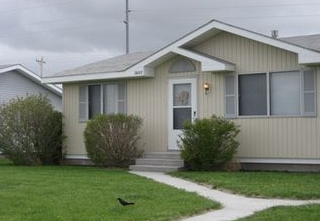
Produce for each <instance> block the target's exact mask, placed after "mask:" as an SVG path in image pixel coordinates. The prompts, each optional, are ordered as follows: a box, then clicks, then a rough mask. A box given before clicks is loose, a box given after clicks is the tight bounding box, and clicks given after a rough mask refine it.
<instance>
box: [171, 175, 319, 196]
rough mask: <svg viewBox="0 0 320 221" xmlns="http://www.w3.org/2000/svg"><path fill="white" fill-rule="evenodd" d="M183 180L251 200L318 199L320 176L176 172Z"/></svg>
mask: <svg viewBox="0 0 320 221" xmlns="http://www.w3.org/2000/svg"><path fill="white" fill-rule="evenodd" d="M171 174H172V175H174V176H178V177H181V178H184V179H189V180H193V181H195V182H198V183H204V184H209V185H211V186H212V188H215V189H222V190H228V191H231V192H233V193H237V194H243V195H246V196H252V197H264V198H288V199H319V198H320V185H319V184H320V173H282V172H174V173H171Z"/></svg>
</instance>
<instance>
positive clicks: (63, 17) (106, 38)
mask: <svg viewBox="0 0 320 221" xmlns="http://www.w3.org/2000/svg"><path fill="white" fill-rule="evenodd" d="M129 8H130V10H131V12H130V51H131V52H137V51H150V50H156V49H159V48H161V47H163V46H166V45H167V44H169V43H170V42H172V41H174V40H176V39H177V38H179V37H181V36H183V35H185V34H187V33H189V32H191V31H193V30H194V29H196V28H198V27H199V26H201V25H203V24H205V23H207V22H209V21H210V20H212V19H217V20H220V21H223V22H226V23H229V24H232V25H235V26H239V27H242V28H246V29H249V30H252V31H255V32H259V33H262V34H267V35H270V32H271V30H274V29H276V30H279V35H280V37H288V36H296V35H309V34H319V33H320V1H319V0H268V1H266V0H129ZM124 19H125V0H45V1H44V0H0V64H16V63H20V64H23V65H24V66H26V67H27V68H28V69H30V70H32V71H35V72H36V73H39V70H40V68H39V65H38V63H36V61H35V60H36V59H40V58H41V56H43V57H44V60H45V61H46V64H44V75H50V74H53V73H56V72H59V71H63V70H67V69H70V68H73V67H77V66H81V65H84V64H88V63H91V62H95V61H98V60H102V59H106V58H109V57H113V56H116V55H120V54H123V53H125V24H124V23H123V21H124Z"/></svg>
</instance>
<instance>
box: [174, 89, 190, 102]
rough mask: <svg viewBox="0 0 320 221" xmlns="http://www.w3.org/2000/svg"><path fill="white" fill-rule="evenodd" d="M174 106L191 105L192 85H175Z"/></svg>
mask: <svg viewBox="0 0 320 221" xmlns="http://www.w3.org/2000/svg"><path fill="white" fill-rule="evenodd" d="M173 98H174V99H173V106H190V105H191V84H175V85H173Z"/></svg>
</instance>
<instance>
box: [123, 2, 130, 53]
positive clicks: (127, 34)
mask: <svg viewBox="0 0 320 221" xmlns="http://www.w3.org/2000/svg"><path fill="white" fill-rule="evenodd" d="M129 12H130V9H129V0H126V20H124V21H123V23H124V24H125V25H126V54H129Z"/></svg>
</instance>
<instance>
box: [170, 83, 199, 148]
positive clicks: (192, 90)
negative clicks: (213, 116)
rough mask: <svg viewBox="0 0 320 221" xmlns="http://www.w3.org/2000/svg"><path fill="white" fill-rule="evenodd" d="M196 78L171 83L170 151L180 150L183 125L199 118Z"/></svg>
mask: <svg viewBox="0 0 320 221" xmlns="http://www.w3.org/2000/svg"><path fill="white" fill-rule="evenodd" d="M196 83H197V79H196V78H190V79H174V80H170V81H169V124H168V125H169V128H168V149H169V150H178V149H179V147H178V143H177V142H178V140H179V135H181V134H182V128H183V123H184V122H185V121H189V122H190V121H193V120H194V119H195V118H196V116H197V110H196V107H197V96H196V92H197V90H196V85H197V84H196Z"/></svg>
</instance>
